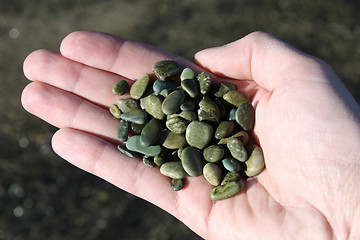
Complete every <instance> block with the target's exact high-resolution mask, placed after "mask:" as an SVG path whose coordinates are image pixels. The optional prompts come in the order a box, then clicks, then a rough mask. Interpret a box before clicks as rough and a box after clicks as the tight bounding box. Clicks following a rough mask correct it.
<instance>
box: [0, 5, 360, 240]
mask: <svg viewBox="0 0 360 240" xmlns="http://www.w3.org/2000/svg"><path fill="white" fill-rule="evenodd" d="M359 10H360V4H359V2H358V1H350V0H347V1H345V0H329V1H321V0H302V1H298V0H293V1H292V0H281V1H270V0H264V1H259V0H255V1H254V0H243V1H236V0H221V1H220V0H219V1H216V0H208V1H199V0H197V1H195V0H182V1H174V0H172V1H171V0H168V1H166V0H149V1H140V0H119V1H115V0H104V1H95V0H82V1H81V0H78V1H74V0H52V1H45V0H33V1H26V0H1V1H0V81H1V84H0V239H88V240H92V239H132V240H135V239H161V240H162V239H201V238H199V237H198V236H197V235H196V234H194V233H193V232H192V231H191V230H190V229H188V228H187V227H186V226H185V225H184V224H182V223H181V222H179V221H178V220H177V219H175V218H174V217H172V216H171V215H169V214H168V213H166V212H164V211H163V210H161V209H159V208H157V207H155V206H153V205H152V204H150V203H148V202H146V201H144V200H141V199H139V198H136V197H134V196H131V195H129V194H127V193H125V192H123V191H122V190H119V189H117V188H115V187H114V186H112V185H110V184H109V183H107V182H105V181H103V180H101V179H99V178H97V177H94V176H92V175H90V174H88V173H85V172H83V171H82V170H79V169H77V168H74V167H73V166H71V165H70V164H69V163H67V162H65V161H63V160H62V159H60V158H59V157H58V156H56V155H55V154H54V153H53V151H52V149H51V145H50V140H51V135H52V134H53V132H54V131H56V129H55V128H54V127H51V126H49V125H48V124H46V123H44V122H43V121H41V120H39V119H37V118H36V117H34V116H31V115H30V114H28V113H27V112H25V111H24V110H23V109H22V107H21V104H20V94H21V91H22V89H23V87H24V86H25V85H26V84H27V83H28V82H27V80H26V79H25V77H24V76H23V74H22V62H23V60H24V58H25V57H26V56H27V55H28V54H29V53H30V52H31V51H33V50H36V49H39V48H48V49H52V50H57V49H58V47H59V44H60V42H61V39H62V38H63V37H65V36H66V35H67V34H68V33H70V32H72V31H75V30H92V31H102V32H108V33H111V34H115V35H119V36H122V37H125V38H130V39H135V40H138V41H142V42H146V43H149V44H152V45H155V46H158V47H160V48H164V49H166V50H168V51H171V52H175V53H176V54H178V55H180V56H183V57H185V58H188V59H190V60H191V59H192V58H193V55H194V53H196V52H197V51H199V50H201V49H203V48H207V47H211V46H217V45H222V44H226V43H228V42H231V41H234V40H236V39H239V38H241V37H242V36H244V35H246V34H248V33H250V32H253V31H256V30H262V31H266V32H270V33H272V34H274V35H276V36H277V37H279V38H281V39H283V40H285V41H287V42H289V43H290V44H292V45H294V46H295V47H297V48H299V49H301V50H303V51H305V52H307V53H310V54H312V55H315V56H317V57H319V58H322V59H324V60H325V61H327V62H328V63H330V65H332V66H333V68H334V69H335V71H336V72H337V73H338V75H339V76H340V78H342V79H343V81H344V82H345V84H346V86H347V87H348V89H349V90H350V92H351V93H352V94H353V96H354V97H355V98H356V100H357V101H358V102H359V101H360V82H359V79H360V68H359V67H358V64H359V62H360V41H359V39H360V24H359V23H360V15H359V14H358V13H359Z"/></svg>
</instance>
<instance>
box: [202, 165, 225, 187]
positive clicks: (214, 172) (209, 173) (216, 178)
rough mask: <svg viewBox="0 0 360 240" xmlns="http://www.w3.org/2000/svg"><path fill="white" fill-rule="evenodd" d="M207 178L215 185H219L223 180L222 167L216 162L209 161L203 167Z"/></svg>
mask: <svg viewBox="0 0 360 240" xmlns="http://www.w3.org/2000/svg"><path fill="white" fill-rule="evenodd" d="M203 174H204V177H205V179H206V180H207V181H208V182H209V183H210V184H211V185H213V186H218V185H219V184H220V182H221V175H222V171H221V168H220V167H219V166H218V165H216V164H214V163H207V164H205V166H204V168H203Z"/></svg>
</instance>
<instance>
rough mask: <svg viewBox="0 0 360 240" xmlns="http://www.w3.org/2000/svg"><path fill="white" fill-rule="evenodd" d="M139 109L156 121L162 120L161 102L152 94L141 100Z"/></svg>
mask: <svg viewBox="0 0 360 240" xmlns="http://www.w3.org/2000/svg"><path fill="white" fill-rule="evenodd" d="M140 107H141V108H142V109H144V110H145V111H146V112H147V113H148V114H150V115H151V116H153V117H154V118H156V119H159V120H162V119H164V117H165V114H164V113H163V111H162V108H161V107H162V100H161V99H160V98H159V97H158V96H156V95H154V94H150V95H149V96H146V97H144V98H141V99H140Z"/></svg>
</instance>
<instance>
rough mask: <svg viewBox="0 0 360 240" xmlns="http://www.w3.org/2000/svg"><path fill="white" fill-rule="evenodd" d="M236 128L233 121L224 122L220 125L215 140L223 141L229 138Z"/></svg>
mask: <svg viewBox="0 0 360 240" xmlns="http://www.w3.org/2000/svg"><path fill="white" fill-rule="evenodd" d="M234 128H235V124H234V122H232V121H223V122H221V123H220V124H219V126H218V127H217V128H216V131H215V138H216V139H221V138H225V137H227V136H229V135H230V134H231V133H232V131H233V130H234Z"/></svg>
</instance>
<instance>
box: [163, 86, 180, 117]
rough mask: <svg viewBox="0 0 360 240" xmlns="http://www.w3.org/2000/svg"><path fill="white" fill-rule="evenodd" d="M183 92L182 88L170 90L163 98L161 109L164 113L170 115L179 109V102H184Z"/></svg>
mask: <svg viewBox="0 0 360 240" xmlns="http://www.w3.org/2000/svg"><path fill="white" fill-rule="evenodd" d="M184 99H185V94H184V91H183V90H176V91H173V92H171V93H170V94H169V95H167V96H166V98H165V99H164V101H163V103H162V106H161V109H162V111H163V113H165V114H166V115H170V114H173V113H176V112H177V111H179V109H180V106H181V104H182V103H183V102H184Z"/></svg>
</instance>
